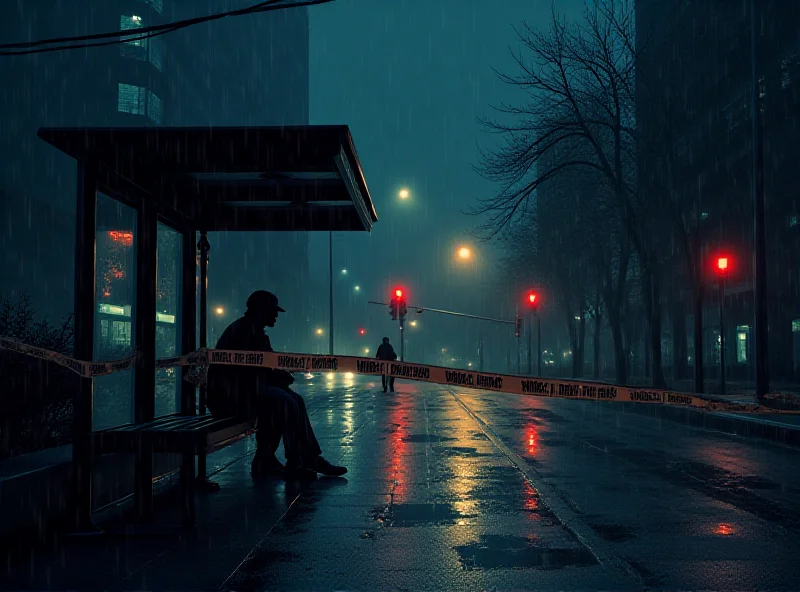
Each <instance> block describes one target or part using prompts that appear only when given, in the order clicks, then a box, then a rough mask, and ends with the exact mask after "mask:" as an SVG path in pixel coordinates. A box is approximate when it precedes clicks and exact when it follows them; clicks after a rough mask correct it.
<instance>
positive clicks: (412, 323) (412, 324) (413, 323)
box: [409, 321, 417, 327]
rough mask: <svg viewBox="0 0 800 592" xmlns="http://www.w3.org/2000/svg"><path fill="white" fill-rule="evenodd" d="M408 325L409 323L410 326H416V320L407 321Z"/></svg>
mask: <svg viewBox="0 0 800 592" xmlns="http://www.w3.org/2000/svg"><path fill="white" fill-rule="evenodd" d="M409 325H411V326H412V327H416V326H417V321H411V322H410V323H409Z"/></svg>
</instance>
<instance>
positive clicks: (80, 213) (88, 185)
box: [72, 160, 97, 533]
mask: <svg viewBox="0 0 800 592" xmlns="http://www.w3.org/2000/svg"><path fill="white" fill-rule="evenodd" d="M77 194H78V195H77V198H78V199H77V210H76V229H75V230H76V232H75V305H74V306H75V318H74V323H75V333H74V345H75V350H74V351H75V354H74V355H75V357H76V358H77V359H79V360H91V359H93V358H94V308H95V229H96V222H97V171H96V167H95V165H94V163H92V162H88V161H86V160H80V161H79V162H78V186H77ZM78 380H79V384H78V388H77V389H76V390H75V394H74V395H73V399H72V509H73V523H72V527H73V528H74V529H75V531H76V532H79V533H85V532H96V531H97V528H96V527H95V526H94V524H93V523H92V467H93V461H94V458H93V456H94V451H93V449H92V438H91V432H92V412H93V407H94V401H93V398H94V391H93V381H92V379H91V378H83V377H82V378H79V379H78Z"/></svg>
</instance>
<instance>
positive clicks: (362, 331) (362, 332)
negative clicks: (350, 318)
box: [358, 329, 367, 335]
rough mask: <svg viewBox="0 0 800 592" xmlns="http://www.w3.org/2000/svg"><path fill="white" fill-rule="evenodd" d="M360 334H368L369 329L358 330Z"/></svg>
mask: <svg viewBox="0 0 800 592" xmlns="http://www.w3.org/2000/svg"><path fill="white" fill-rule="evenodd" d="M358 334H359V335H366V334H367V330H366V329H359V330H358Z"/></svg>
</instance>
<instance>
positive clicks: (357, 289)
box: [353, 286, 361, 292]
mask: <svg viewBox="0 0 800 592" xmlns="http://www.w3.org/2000/svg"><path fill="white" fill-rule="evenodd" d="M353 290H355V291H356V292H360V291H361V286H353Z"/></svg>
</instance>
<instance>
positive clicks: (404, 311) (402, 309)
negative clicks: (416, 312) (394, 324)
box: [400, 300, 408, 319]
mask: <svg viewBox="0 0 800 592" xmlns="http://www.w3.org/2000/svg"><path fill="white" fill-rule="evenodd" d="M407 314H408V307H407V306H406V301H405V300H401V301H400V318H401V319H405V318H406V315H407Z"/></svg>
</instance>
